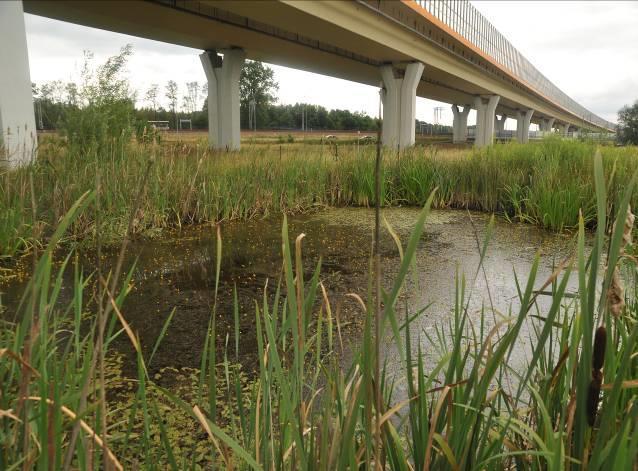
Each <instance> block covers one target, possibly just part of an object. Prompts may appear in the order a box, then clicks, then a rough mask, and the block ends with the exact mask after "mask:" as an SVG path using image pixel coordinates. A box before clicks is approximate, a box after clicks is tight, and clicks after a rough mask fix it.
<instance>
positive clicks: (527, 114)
mask: <svg viewBox="0 0 638 471" xmlns="http://www.w3.org/2000/svg"><path fill="white" fill-rule="evenodd" d="M533 114H534V110H518V111H517V112H516V140H517V141H518V142H521V143H526V142H529V125H530V123H531V122H532V115H533Z"/></svg>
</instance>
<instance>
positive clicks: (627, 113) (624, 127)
mask: <svg viewBox="0 0 638 471" xmlns="http://www.w3.org/2000/svg"><path fill="white" fill-rule="evenodd" d="M618 140H619V141H620V142H622V143H624V144H633V145H638V100H636V101H635V102H634V104H633V105H631V106H629V105H625V106H623V107H622V108H621V110H620V111H619V112H618Z"/></svg>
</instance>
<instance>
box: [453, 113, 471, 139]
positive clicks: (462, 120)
mask: <svg viewBox="0 0 638 471" xmlns="http://www.w3.org/2000/svg"><path fill="white" fill-rule="evenodd" d="M471 109H472V107H471V106H470V105H463V111H460V110H459V107H458V105H452V114H453V115H454V121H453V122H452V142H453V143H454V144H460V143H463V142H467V115H468V114H470V110H471Z"/></svg>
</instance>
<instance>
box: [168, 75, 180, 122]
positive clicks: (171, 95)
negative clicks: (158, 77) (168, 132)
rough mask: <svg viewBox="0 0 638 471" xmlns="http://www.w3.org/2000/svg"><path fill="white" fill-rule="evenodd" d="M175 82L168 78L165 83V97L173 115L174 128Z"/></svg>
mask: <svg viewBox="0 0 638 471" xmlns="http://www.w3.org/2000/svg"><path fill="white" fill-rule="evenodd" d="M177 94H178V88H177V82H175V81H174V80H169V81H168V83H167V84H166V99H167V100H168V106H169V108H170V110H171V113H173V116H174V117H175V129H177Z"/></svg>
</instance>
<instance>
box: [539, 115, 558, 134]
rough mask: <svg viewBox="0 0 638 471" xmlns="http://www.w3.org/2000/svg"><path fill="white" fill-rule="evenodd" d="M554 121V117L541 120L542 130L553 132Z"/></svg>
mask: <svg viewBox="0 0 638 471" xmlns="http://www.w3.org/2000/svg"><path fill="white" fill-rule="evenodd" d="M554 121H555V119H554V118H543V119H542V120H541V122H540V130H541V131H543V132H552V128H553V127H554Z"/></svg>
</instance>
